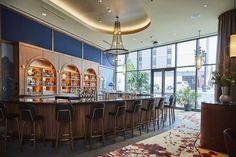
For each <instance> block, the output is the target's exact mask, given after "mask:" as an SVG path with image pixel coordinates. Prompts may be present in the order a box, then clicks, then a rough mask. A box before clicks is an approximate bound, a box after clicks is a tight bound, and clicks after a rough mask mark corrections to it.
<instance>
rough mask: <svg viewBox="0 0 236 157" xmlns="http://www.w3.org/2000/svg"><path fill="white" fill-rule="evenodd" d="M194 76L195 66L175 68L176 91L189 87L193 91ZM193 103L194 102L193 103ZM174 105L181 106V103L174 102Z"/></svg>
mask: <svg viewBox="0 0 236 157" xmlns="http://www.w3.org/2000/svg"><path fill="white" fill-rule="evenodd" d="M195 76H196V68H195V67H187V68H177V71H176V84H175V86H176V92H179V91H180V90H183V89H184V88H188V87H189V88H190V89H191V90H193V91H195ZM193 105H195V104H193ZM176 106H178V107H183V106H181V104H178V103H176Z"/></svg>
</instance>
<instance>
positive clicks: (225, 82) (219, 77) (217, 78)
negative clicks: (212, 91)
mask: <svg viewBox="0 0 236 157" xmlns="http://www.w3.org/2000/svg"><path fill="white" fill-rule="evenodd" d="M211 74H212V77H211V80H212V81H213V83H214V84H217V85H219V86H231V85H234V84H235V80H236V73H235V72H234V73H225V74H220V73H219V72H217V71H213V72H212V73H211Z"/></svg>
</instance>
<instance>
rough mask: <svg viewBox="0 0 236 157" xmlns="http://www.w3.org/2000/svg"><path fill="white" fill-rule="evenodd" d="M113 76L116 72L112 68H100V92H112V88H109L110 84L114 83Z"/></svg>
mask: <svg viewBox="0 0 236 157" xmlns="http://www.w3.org/2000/svg"><path fill="white" fill-rule="evenodd" d="M113 74H114V71H113V69H111V68H106V67H104V66H100V68H99V75H100V77H101V78H100V81H101V82H100V90H101V91H112V87H109V86H108V85H109V83H110V82H112V83H113Z"/></svg>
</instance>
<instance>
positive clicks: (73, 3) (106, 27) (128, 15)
mask: <svg viewBox="0 0 236 157" xmlns="http://www.w3.org/2000/svg"><path fill="white" fill-rule="evenodd" d="M43 1H44V2H46V3H47V4H49V5H51V6H53V7H54V8H56V9H58V10H59V11H61V12H63V13H64V14H67V15H68V16H70V17H71V18H73V19H75V20H77V21H78V22H80V23H81V24H83V25H85V26H86V27H88V28H90V29H92V30H97V31H100V32H105V33H109V34H111V33H113V31H114V22H115V20H116V18H115V17H116V16H119V21H120V23H121V32H122V34H131V33H136V32H139V31H142V30H144V29H146V28H147V27H148V26H149V25H150V24H151V20H150V18H149V17H148V15H147V14H146V12H145V9H144V8H143V5H142V2H141V0H129V1H127V0H119V1H117V0H86V3H85V2H84V0H66V1H62V0H43Z"/></svg>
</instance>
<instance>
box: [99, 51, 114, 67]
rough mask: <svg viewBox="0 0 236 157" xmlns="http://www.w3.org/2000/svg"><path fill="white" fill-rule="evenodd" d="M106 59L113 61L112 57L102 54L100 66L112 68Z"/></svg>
mask: <svg viewBox="0 0 236 157" xmlns="http://www.w3.org/2000/svg"><path fill="white" fill-rule="evenodd" d="M108 58H110V59H113V56H112V55H109V54H105V53H104V52H102V65H105V66H109V67H112V68H113V67H114V66H113V65H111V64H110V62H109V61H108Z"/></svg>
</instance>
